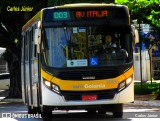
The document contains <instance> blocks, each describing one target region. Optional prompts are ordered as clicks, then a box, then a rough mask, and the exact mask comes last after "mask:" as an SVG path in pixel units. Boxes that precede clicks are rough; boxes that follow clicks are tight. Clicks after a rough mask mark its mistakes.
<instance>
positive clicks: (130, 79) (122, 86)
mask: <svg viewBox="0 0 160 121" xmlns="http://www.w3.org/2000/svg"><path fill="white" fill-rule="evenodd" d="M132 81H133V78H132V76H131V77H129V78H128V79H126V80H125V81H122V82H121V83H119V85H118V91H121V90H122V89H124V88H125V87H127V86H128V85H130V84H131V83H132Z"/></svg>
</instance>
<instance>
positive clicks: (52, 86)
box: [43, 79, 60, 94]
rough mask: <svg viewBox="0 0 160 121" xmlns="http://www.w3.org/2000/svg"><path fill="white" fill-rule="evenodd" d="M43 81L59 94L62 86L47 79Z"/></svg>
mask: <svg viewBox="0 0 160 121" xmlns="http://www.w3.org/2000/svg"><path fill="white" fill-rule="evenodd" d="M43 81H44V84H45V86H46V87H48V88H49V89H50V90H52V91H54V92H56V93H58V94H59V93H60V88H59V86H58V85H56V84H54V83H51V82H49V81H48V80H46V79H43Z"/></svg>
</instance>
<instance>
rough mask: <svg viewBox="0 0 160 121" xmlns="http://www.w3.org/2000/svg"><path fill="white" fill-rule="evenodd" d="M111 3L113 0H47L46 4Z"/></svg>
mask: <svg viewBox="0 0 160 121" xmlns="http://www.w3.org/2000/svg"><path fill="white" fill-rule="evenodd" d="M103 2H104V3H113V2H114V0H48V6H55V5H64V4H73V3H103Z"/></svg>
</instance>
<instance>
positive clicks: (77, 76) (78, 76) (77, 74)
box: [57, 70, 122, 80]
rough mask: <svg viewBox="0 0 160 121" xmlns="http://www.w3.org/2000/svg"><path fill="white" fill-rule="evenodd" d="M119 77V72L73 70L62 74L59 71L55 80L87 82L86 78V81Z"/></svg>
mask: <svg viewBox="0 0 160 121" xmlns="http://www.w3.org/2000/svg"><path fill="white" fill-rule="evenodd" d="M121 73H122V72H121ZM119 75H120V71H118V70H78V71H77V70H75V71H64V72H63V71H61V72H60V73H59V74H58V75H57V78H60V79H62V80H87V78H88V80H97V79H108V78H115V77H117V76H119ZM84 78H85V79H84ZM90 78H91V79H90Z"/></svg>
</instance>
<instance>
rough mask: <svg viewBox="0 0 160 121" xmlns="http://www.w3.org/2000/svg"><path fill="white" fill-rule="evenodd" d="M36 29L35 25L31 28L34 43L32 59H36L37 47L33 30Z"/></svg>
mask: <svg viewBox="0 0 160 121" xmlns="http://www.w3.org/2000/svg"><path fill="white" fill-rule="evenodd" d="M36 28H37V24H35V25H34V26H33V39H34V40H33V42H34V50H33V51H34V55H33V56H34V58H37V45H36V44H35V29H36Z"/></svg>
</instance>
